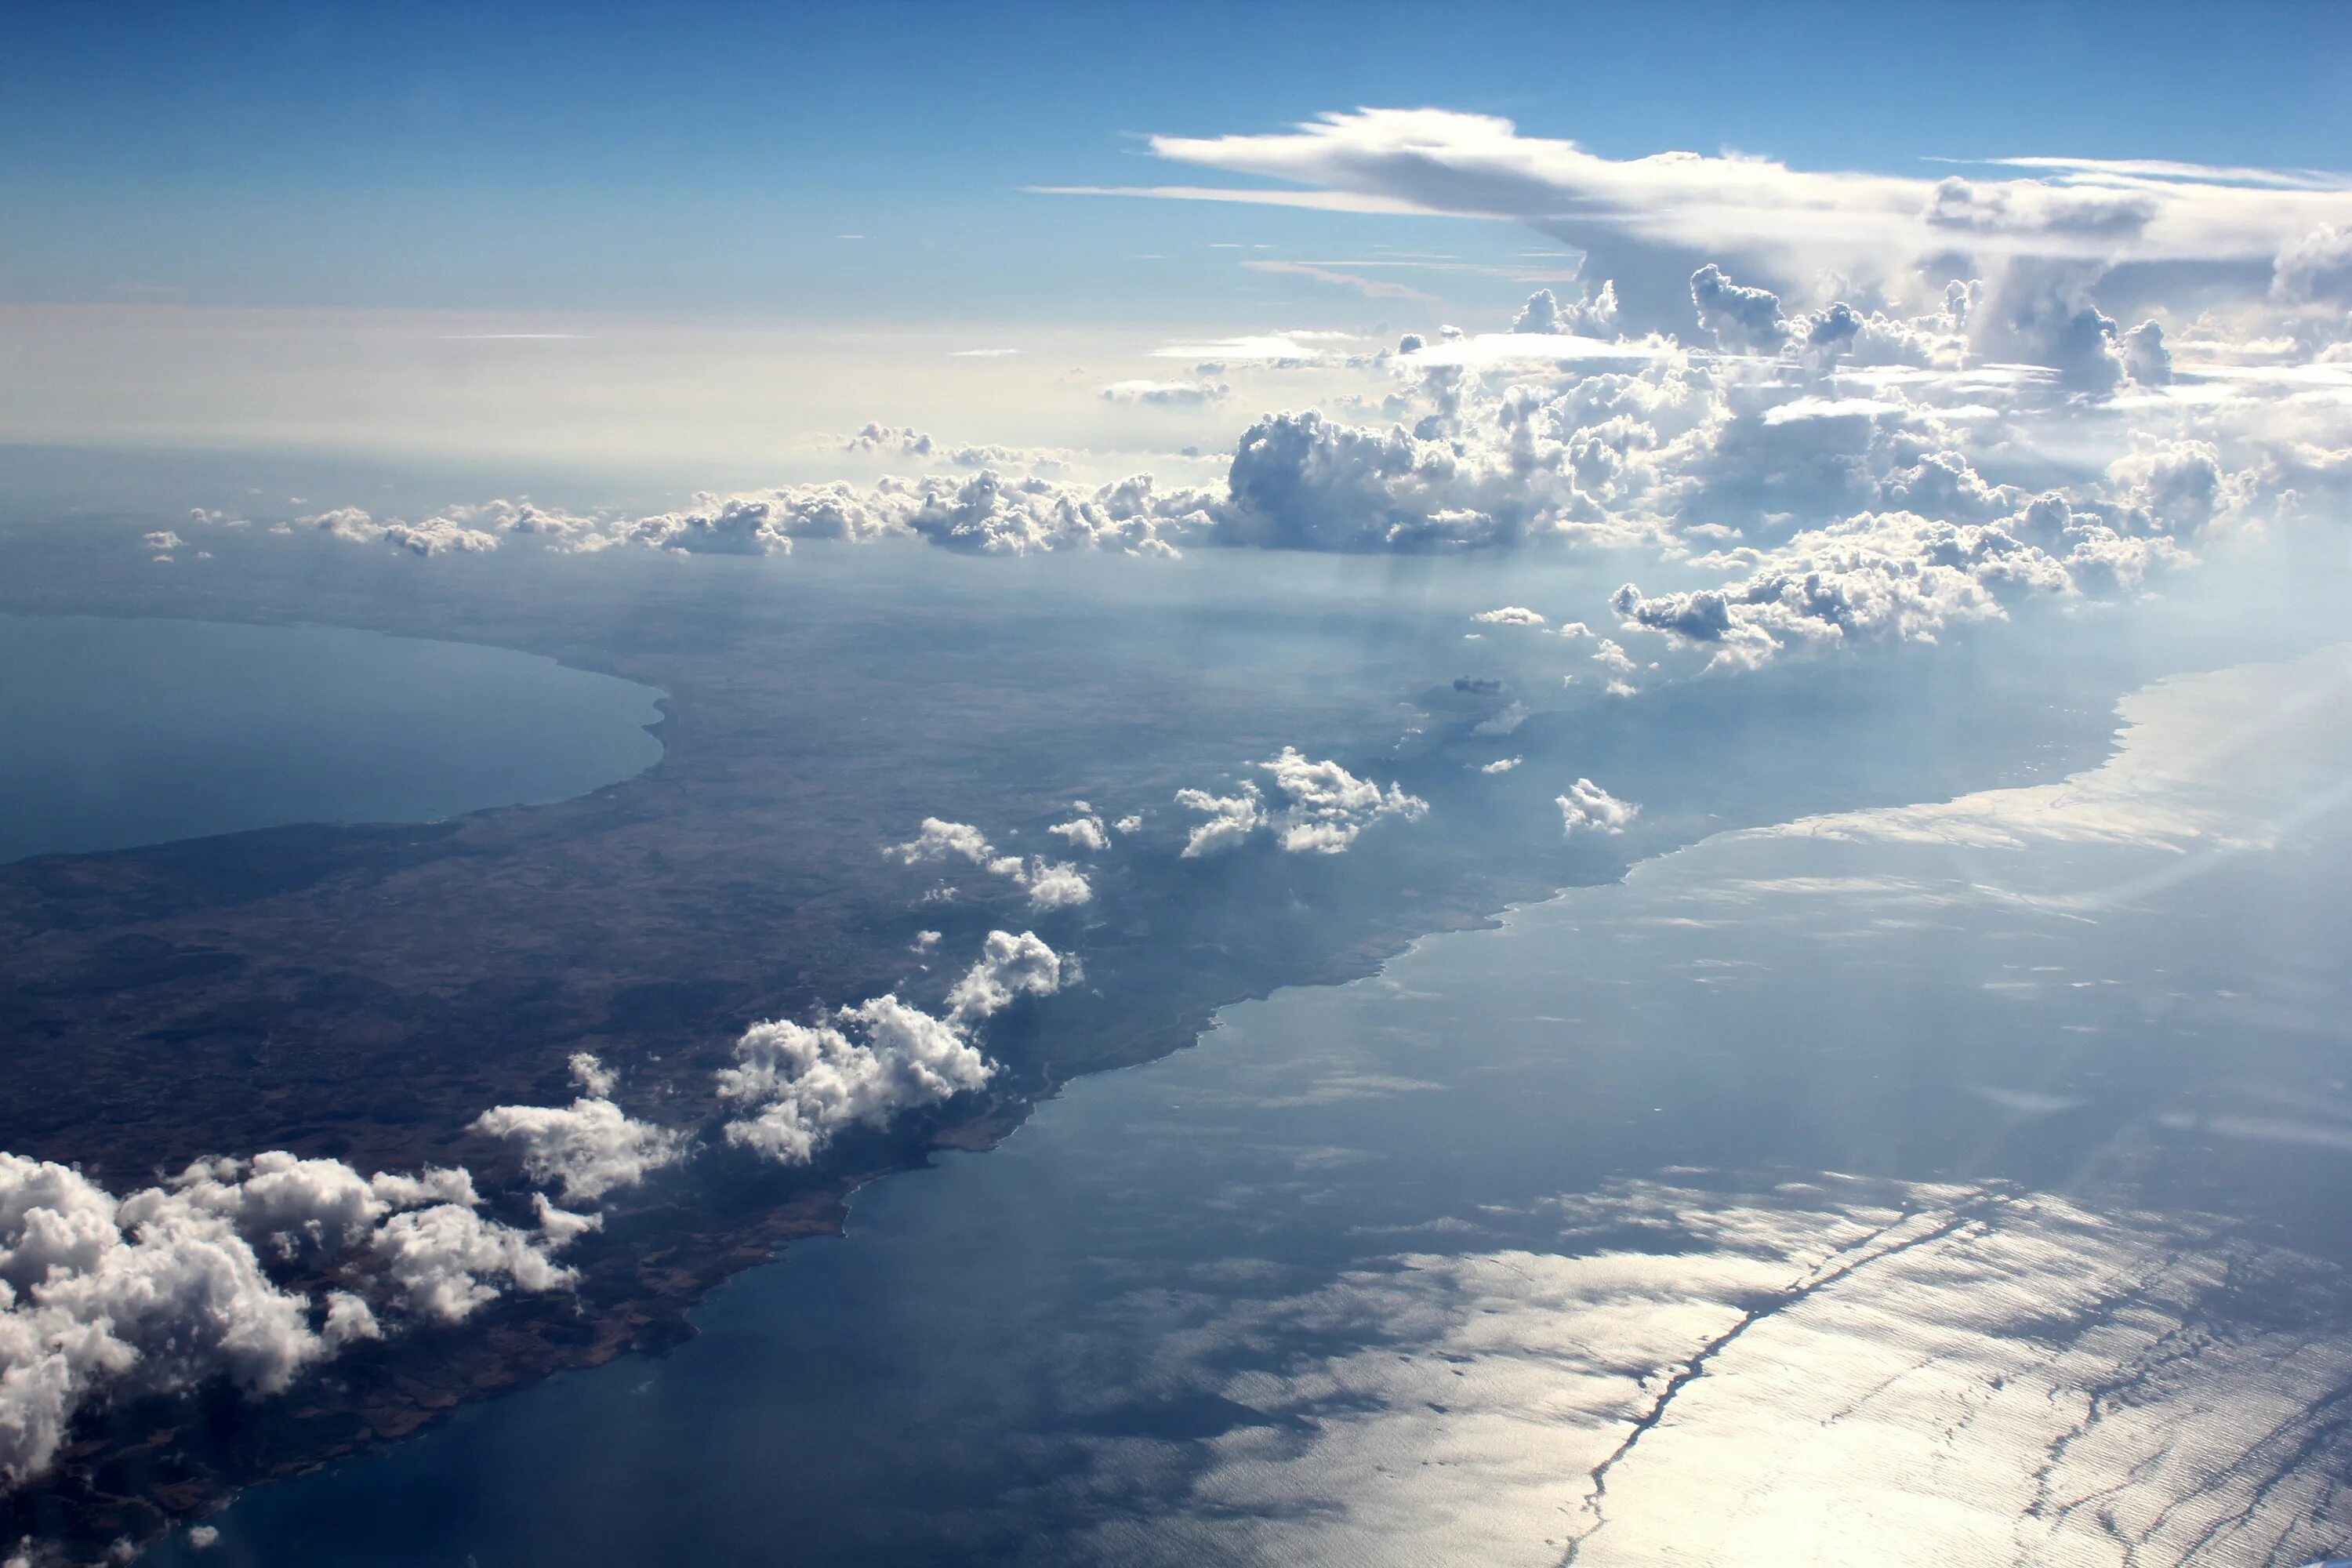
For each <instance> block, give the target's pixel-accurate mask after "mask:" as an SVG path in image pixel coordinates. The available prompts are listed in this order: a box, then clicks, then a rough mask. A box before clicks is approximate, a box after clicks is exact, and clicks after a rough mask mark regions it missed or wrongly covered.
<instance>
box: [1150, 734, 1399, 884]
mask: <svg viewBox="0 0 2352 1568" xmlns="http://www.w3.org/2000/svg"><path fill="white" fill-rule="evenodd" d="M1256 766H1257V767H1258V768H1260V769H1261V770H1263V771H1264V772H1265V773H1269V774H1271V775H1272V784H1273V787H1274V794H1275V797H1276V798H1275V799H1274V800H1272V801H1268V800H1267V799H1266V797H1265V795H1263V794H1261V793H1260V791H1259V789H1258V787H1257V785H1256V784H1254V783H1250V782H1247V781H1244V783H1243V784H1242V785H1241V788H1240V790H1239V791H1238V792H1237V793H1235V794H1233V795H1215V794H1213V793H1211V792H1210V791H1207V790H1202V789H1183V790H1179V791H1177V792H1176V804H1177V805H1181V806H1182V807H1183V808H1184V809H1186V810H1187V811H1192V812H1199V813H1202V814H1205V816H1206V817H1207V820H1205V821H1203V822H1200V823H1197V824H1195V825H1194V826H1193V827H1192V832H1191V834H1190V835H1189V836H1188V837H1186V839H1185V843H1184V850H1183V858H1185V859H1188V860H1193V859H1199V858H1202V857H1203V856H1207V855H1214V854H1217V853H1220V852H1222V851H1223V850H1228V849H1234V848H1238V847H1240V846H1241V845H1242V844H1244V843H1245V842H1246V841H1247V840H1248V839H1249V838H1250V837H1252V836H1254V835H1255V834H1256V833H1258V832H1259V831H1261V830H1265V831H1270V832H1272V833H1273V834H1274V836H1275V841H1276V844H1278V845H1279V846H1280V847H1281V848H1282V849H1283V851H1284V852H1285V853H1286V854H1292V855H1298V854H1308V853H1312V854H1318V855H1339V854H1343V853H1345V852H1346V851H1347V849H1348V847H1349V846H1350V845H1352V844H1354V843H1355V841H1356V839H1357V838H1358V837H1359V836H1360V835H1361V834H1362V833H1363V831H1364V830H1365V829H1366V828H1368V827H1370V826H1372V825H1373V824H1375V823H1377V822H1380V821H1381V820H1382V819H1383V818H1386V817H1391V816H1393V817H1397V818H1400V819H1402V820H1403V821H1406V822H1417V821H1419V820H1420V819H1421V818H1422V817H1423V816H1426V815H1427V814H1428V811H1429V803H1428V802H1427V801H1425V800H1423V799H1422V798H1420V797H1419V796H1418V795H1408V794H1406V793H1405V791H1404V788H1403V786H1402V785H1401V784H1390V785H1389V786H1388V787H1387V789H1385V790H1383V789H1382V788H1381V786H1380V785H1379V784H1375V783H1373V782H1371V781H1370V780H1369V779H1360V778H1358V777H1357V776H1356V775H1355V774H1353V773H1349V771H1348V770H1347V769H1346V768H1344V767H1342V766H1340V765H1339V763H1336V762H1331V761H1328V759H1327V760H1326V761H1323V762H1311V761H1309V760H1308V759H1307V757H1306V756H1305V755H1304V754H1303V753H1301V752H1299V750H1298V749H1297V747H1295V746H1285V747H1284V748H1283V749H1282V753H1281V755H1279V756H1277V757H1275V758H1273V759H1272V760H1271V761H1268V762H1264V763H1257V764H1256Z"/></svg>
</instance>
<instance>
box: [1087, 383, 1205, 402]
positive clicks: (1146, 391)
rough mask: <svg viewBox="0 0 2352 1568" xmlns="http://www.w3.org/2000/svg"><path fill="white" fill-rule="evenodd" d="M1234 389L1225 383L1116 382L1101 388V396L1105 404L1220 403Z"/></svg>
mask: <svg viewBox="0 0 2352 1568" xmlns="http://www.w3.org/2000/svg"><path fill="white" fill-rule="evenodd" d="M1233 392H1234V389H1233V388H1232V387H1230V386H1227V385H1226V384H1224V383H1223V382H1205V381H1115V382H1112V383H1111V384H1109V385H1108V386H1106V387H1104V388H1103V389H1102V397H1103V401H1105V402H1106V403H1157V404H1162V405H1174V406H1197V405H1201V404H1204V403H1221V402H1223V400H1224V399H1226V398H1228V397H1231V396H1232V395H1233Z"/></svg>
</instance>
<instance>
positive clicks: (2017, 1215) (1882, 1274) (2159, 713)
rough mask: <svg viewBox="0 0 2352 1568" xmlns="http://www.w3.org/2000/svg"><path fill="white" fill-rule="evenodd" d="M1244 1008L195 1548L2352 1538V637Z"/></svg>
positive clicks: (640, 1558) (870, 1553)
mask: <svg viewBox="0 0 2352 1568" xmlns="http://www.w3.org/2000/svg"><path fill="white" fill-rule="evenodd" d="M2124 721H2125V722H2126V725H2127V730H2126V734H2125V736H2124V740H2123V744H2122V747H2121V749H2120V750H2119V752H2118V753H2117V755H2116V757H2115V758H2114V759H2113V760H2111V761H2110V762H2109V763H2106V764H2105V766H2104V767H2101V768H2099V769H2098V770H2096V771H2095V772H2092V773H2085V774H2080V775H2077V776H2075V777H2074V778H2072V779H2069V780H2066V781H2064V782H2063V783H2061V784H2053V785H2044V786H2039V787H2035V788H2026V789H2014V790H2004V791H1997V792H1990V793H1988V794H1985V795H1976V796H1970V797H1967V798H1965V799H1963V800H1961V801H1958V802H1953V803H1946V804H1942V805H1933V806H1923V807H1918V808H1903V809H1895V810H1885V811H1874V812H1863V813H1856V814H1853V815H1851V816H1841V817H1830V818H1817V819H1813V820H1811V821H1808V822H1804V823H1799V824H1794V825H1790V826H1787V827H1784V828H1780V829H1774V830H1767V831H1761V832H1750V833H1743V834H1736V835H1728V836H1724V837H1717V838H1714V839H1710V840H1707V841H1706V842H1704V843H1702V844H1700V845H1698V846H1696V847H1693V848H1691V849H1688V850H1685V851H1683V852H1681V853H1678V854H1675V855H1671V856H1668V857H1666V858H1663V859H1660V860H1655V861H1652V862H1649V863H1647V864H1645V865H1643V866H1641V867H1639V868H1636V870H1635V871H1634V873H1633V877H1632V878H1631V879H1629V881H1628V882H1626V883H1625V884H1623V885H1622V886H1616V887H1604V888H1594V889H1580V890H1577V891H1574V892H1571V893H1569V894H1566V895H1564V896H1562V897H1561V898H1559V899H1558V900H1555V901H1552V902H1550V903H1548V904H1544V905H1541V906H1539V907H1535V908H1530V909H1527V910H1520V911H1517V913H1515V914H1514V915H1513V916H1512V917H1511V918H1510V919H1509V920H1508V921H1507V922H1506V923H1505V924H1504V926H1503V927H1502V928H1501V929H1498V930H1493V931H1480V932H1472V933H1465V934H1457V935H1451V936H1445V937H1440V938H1433V939H1431V940H1429V941H1426V942H1423V943H1422V944H1421V945H1420V946H1419V947H1418V948H1416V949H1415V950H1414V951H1412V952H1410V953H1409V954H1407V955H1405V956H1404V957H1402V958H1400V959H1398V960H1397V961H1395V962H1393V963H1391V964H1390V965H1389V966H1388V968H1387V969H1386V971H1385V972H1384V973H1382V974H1381V975H1380V976H1378V977H1376V978H1373V979H1370V980H1367V981H1364V982H1360V983H1359V984H1353V985H1349V986H1346V987H1341V988H1338V989H1325V990H1300V991H1292V992H1286V993H1282V994H1277V995H1276V996H1275V997H1273V998H1272V999H1270V1000H1268V1001H1265V1002H1263V1003H1256V1004H1251V1005H1243V1006H1237V1007H1234V1008H1231V1009H1228V1010H1227V1011H1226V1013H1225V1014H1224V1015H1223V1020H1222V1023H1221V1026H1220V1027H1219V1028H1217V1029H1216V1030H1214V1031H1213V1032H1212V1033H1211V1034H1210V1035H1209V1036H1208V1037H1206V1038H1205V1039H1204V1040H1203V1041H1202V1043H1201V1045H1200V1046H1199V1047H1196V1048H1194V1049H1192V1050H1190V1051H1187V1052H1183V1053H1181V1054H1180V1055H1178V1056H1176V1057H1173V1058H1168V1059H1166V1060H1163V1061H1160V1062H1159V1063H1156V1064H1153V1065H1151V1066H1149V1067H1146V1068H1139V1069H1135V1070H1132V1071H1129V1072H1125V1073H1120V1074H1116V1075H1112V1076H1108V1077H1103V1078H1097V1079H1086V1080H1082V1081H1080V1082H1078V1083H1076V1084H1075V1085H1073V1086H1072V1087H1071V1088H1070V1089H1068V1090H1067V1092H1066V1094H1065V1095H1064V1096H1063V1098H1061V1099H1060V1100H1057V1101H1055V1102H1054V1103H1052V1104H1050V1105H1048V1106H1046V1107H1045V1108H1044V1109H1043V1110H1042V1111H1041V1113H1040V1114H1039V1115H1038V1116H1037V1117H1036V1118H1035V1119H1034V1121H1032V1122H1031V1123H1030V1124H1029V1125H1028V1126H1026V1127H1025V1128H1024V1129H1023V1130H1022V1131H1021V1132H1020V1133H1019V1134H1018V1135H1016V1136H1015V1137H1014V1138H1013V1140H1012V1141H1011V1142H1009V1143H1008V1144H1006V1145H1005V1146H1004V1147H1003V1148H1002V1149H999V1150H997V1151H995V1152H991V1153H988V1154H985V1155H979V1156H950V1157H949V1158H947V1159H946V1160H945V1161H944V1162H943V1163H942V1164H941V1165H940V1168H938V1169H937V1170H935V1171H932V1172H929V1173H920V1174H917V1175H913V1176H908V1177H904V1178H898V1179H893V1180H891V1181H888V1182H885V1183H883V1184H879V1185H877V1186H876V1187H874V1188H872V1189H869V1190H868V1191H867V1192H866V1193H865V1194H861V1196H860V1198H859V1199H858V1201H857V1204H856V1210H855V1215H854V1218H853V1224H852V1233H851V1235H850V1236H849V1237H848V1238H847V1239H845V1240H844V1241H839V1242H829V1243H821V1244H814V1245H809V1246H806V1247H800V1248H796V1249H795V1250H794V1251H793V1253H792V1254H791V1255H790V1257H789V1258H788V1259H787V1260H785V1261H784V1262H782V1263H781V1264H779V1265H777V1266H773V1267H770V1268H762V1269H759V1270H755V1271H753V1272H751V1273H750V1274H747V1275H745V1276H743V1277H741V1278H740V1279H738V1280H736V1281H735V1282H734V1283H733V1284H732V1285H730V1287H729V1288H727V1289H725V1290H724V1291H722V1292H721V1293H720V1294H719V1296H718V1297H717V1298H715V1299H714V1300H712V1301H711V1302H710V1303H709V1305H708V1306H707V1308H706V1309H705V1310H703V1311H702V1312H701V1314H700V1318H699V1321H700V1325H701V1329H702V1333H701V1336H700V1337H699V1338H698V1340H696V1341H695V1342H692V1343H690V1344H688V1345H687V1346H686V1347H684V1348H683V1349H681V1350H679V1351H678V1352H676V1353H674V1354H672V1355H670V1356H668V1357H667V1358H666V1359H664V1360H660V1361H657V1362H643V1361H639V1362H626V1363H618V1364H615V1365H614V1366H611V1367H608V1368H605V1369H603V1370H601V1371H599V1372H596V1373H589V1374H584V1375H578V1376H572V1377H568V1378H565V1379H562V1380H560V1381H559V1382H556V1383H554V1384H549V1385H545V1386H542V1387H541V1388H538V1389H535V1390H533V1391H531V1392H529V1393H527V1394H522V1395H520V1396H518V1397H515V1398H512V1399H509V1400H506V1401H504V1402H501V1403H499V1404H496V1405H490V1406H488V1407H484V1408H481V1409H478V1410H475V1411H472V1412H469V1413H467V1414H466V1415H462V1416H460V1417H459V1418H458V1419H457V1420H456V1421H455V1422H454V1423H452V1424H451V1425H450V1426H447V1427H446V1428H444V1429H442V1430H440V1431H438V1432H436V1433H435V1434H433V1435H431V1436H427V1437H425V1438H424V1439H422V1440H420V1441H417V1442H415V1443H413V1444H410V1445H407V1446H405V1447H399V1448H397V1449H395V1450H394V1451H393V1452H391V1453H389V1454H387V1455H384V1456H382V1457H380V1458H373V1459H370V1460H366V1461H363V1462H361V1463H357V1464H354V1465H352V1466H349V1467H347V1468H343V1469H341V1470H340V1471H337V1472H334V1473H331V1474H326V1475H322V1476H320V1477H316V1478H312V1479H309V1480H305V1481H301V1482H297V1483H294V1484H291V1485H288V1486H284V1487H278V1488H270V1489H261V1490H258V1491H257V1492H255V1493H253V1494H251V1495H250V1496H248V1497H247V1499H246V1500H243V1501H241V1502H240V1503H239V1504H237V1505H236V1507H234V1508H232V1509H231V1510H228V1511H227V1512H226V1513H225V1514H224V1515H222V1516H220V1517H219V1518H218V1519H217V1520H216V1521H215V1523H216V1524H217V1525H218V1526H219V1527H220V1530H221V1538H220V1541H219V1543H218V1545H217V1546H216V1547H215V1548H214V1549H213V1550H212V1551H211V1552H207V1553H205V1555H204V1556H203V1557H202V1558H196V1557H192V1556H188V1555H185V1549H184V1547H181V1546H178V1545H176V1544H175V1545H174V1546H173V1547H172V1548H170V1549H167V1551H166V1552H164V1554H163V1555H164V1557H165V1559H166V1560H167V1561H173V1562H183V1561H186V1562H195V1561H202V1562H228V1563H312V1562H321V1561H336V1562H341V1563H449V1564H452V1565H453V1568H454V1565H456V1564H460V1563H468V1562H472V1563H479V1564H482V1565H484V1568H489V1565H492V1564H505V1563H615V1564H618V1563H645V1562H696V1561H729V1562H738V1561H759V1562H793V1563H826V1562H838V1563H848V1562H882V1561H887V1562H899V1563H906V1562H950V1561H955V1562H964V1561H982V1562H988V1561H1002V1562H1016V1561H1017V1562H1071V1563H1078V1562H1109V1563H1138V1564H1141V1563H1155V1564H1156V1563H1171V1564H1173V1563H1204V1562H1234V1563H1255V1562H1265V1563H1276V1562H1280V1563H1297V1562H1305V1563H1457V1562H1458V1563H1561V1562H1576V1563H1730V1562H1738V1563H1856V1564H1860V1563H1874V1564H1879V1563H1888V1562H1898V1561H1899V1562H1903V1563H1951V1564H1961V1563H1969V1564H1977V1563H2009V1562H2015V1563H2085V1564H2089V1563H2100V1564H2108V1563H2115V1564H2121V1563H2132V1564H2161V1563H2184V1562H2200V1563H2206V1562H2210V1563H2291V1562H2300V1561H2305V1560H2307V1559H2309V1558H2311V1557H2315V1556H2318V1555H2321V1554H2322V1553H2323V1552H2325V1551H2326V1550H2327V1549H2330V1548H2340V1547H2341V1546H2342V1545H2343V1544H2344V1542H2346V1541H2347V1539H2352V1501H2347V1499H2346V1498H2345V1497H2344V1495H2343V1490H2342V1486H2341V1482H2342V1479H2343V1478H2344V1476H2345V1475H2346V1473H2347V1465H2346V1461H2347V1458H2352V1436H2347V1433H2346V1431H2345V1429H2344V1427H2343V1426H2342V1424H2341V1413H2342V1412H2343V1411H2344V1410H2345V1409H2347V1408H2352V1284H2347V1279H2346V1276H2345V1273H2344V1268H2345V1264H2346V1262H2347V1251H2352V1232H2347V1226H2346V1224H2345V1219H2346V1213H2345V1209H2346V1205H2345V1199H2344V1194H2345V1192H2346V1190H2347V1175H2352V1083H2347V1053H2346V1049H2345V1047H2346V1045H2347V1026H2346V1024H2345V1022H2344V1020H2345V1018H2346V1016H2347V1002H2348V1001H2352V996H2347V991H2352V980H2348V979H2347V973H2346V971H2345V969H2344V966H2343V965H2342V963H2341V961H2340V955H2341V953H2342V952H2344V951H2345V950H2346V939H2347V936H2352V931H2347V930H2346V929H2345V928H2346V926H2347V920H2352V916H2347V910H2346V907H2345V904H2344V901H2343V900H2342V899H2341V898H2340V896H2339V893H2340V889H2341V888H2342V886H2343V885H2344V879H2345V876H2346V873H2347V870H2352V819H2347V814H2346V811H2345V809H2344V807H2345V799H2346V794H2347V790H2346V784H2345V780H2346V779H2347V761H2352V757H2347V750H2352V722H2347V721H2352V656H2347V654H2346V653H2345V652H2343V651H2340V650H2339V651H2337V652H2334V653H2328V654H2322V655H2316V656H2313V657H2311V658H2305V659H2303V660H2299V661H2296V662H2294V663H2292V664H2285V665H2271V666H2253V667H2246V668H2239V669H2234V670H2230V671H2225V672H2221V673H2220V674H2216V675H2212V676H2205V677H2194V678H2188V679H2180V680H2177V681H2173V682H2168V683H2164V684H2161V685H2159V686H2158V687H2156V688H2154V689H2150V690H2148V691H2146V692H2143V693H2141V694H2139V695H2138V696H2137V697H2135V698H2134V699H2132V700H2129V701H2128V702H2126V705H2125V712H2124Z"/></svg>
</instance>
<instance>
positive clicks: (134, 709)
mask: <svg viewBox="0 0 2352 1568" xmlns="http://www.w3.org/2000/svg"><path fill="white" fill-rule="evenodd" d="M0 671H5V679H0V734H5V736H7V738H8V742H7V744H6V745H5V747H0V860H14V859H19V858H23V857H25V856H28V855H46V854H54V853H59V852H83V851H89V850H94V849H117V848H123V847H130V846H132V845H139V844H154V843H160V842H163V841H164V840H167V839H173V838H194V837H201V836H204V835H206V834H214V833H234V832H237V831H240V830H243V829H247V828H254V827H268V826H276V825H278V824H281V823H291V822H410V821H420V820H429V819H432V818H436V817H443V816H456V815H457V814H459V813H461V812H467V811H477V810H480V809H482V808H484V807H487V806H498V805H523V804H532V803H539V802H545V801H552V800H562V799H564V798H566V797H568V796H572V795H583V794H585V793H587V792H588V791H590V790H592V789H595V788H597V787H599V786H600V785H604V784H613V783H616V782H617V781H619V780H622V779H625V778H627V777H629V776H631V775H632V774H635V773H640V772H642V771H644V770H645V769H646V768H647V767H649V766H651V765H652V763H654V761H655V760H656V758H658V757H659V756H660V755H661V742H658V741H656V740H655V739H654V738H653V736H652V735H650V734H648V733H647V732H646V728H645V727H646V725H648V724H652V723H655V722H656V721H658V720H659V719H660V716H661V715H660V712H659V710H658V709H657V708H656V706H655V703H656V700H657V699H658V698H659V696H660V693H658V692H656V691H655V690H653V689H651V688H649V687H645V686H640V685H637V684H635V682H632V681H626V680H618V679H614V678H612V677H610V676H604V675H592V674H589V673H588V672H586V671H584V670H578V669H570V668H565V667H563V666H562V665H559V664H557V663H555V662H554V661H553V660H552V659H547V658H538V657H536V656H534V655H530V654H523V653H517V652H514V651H512V650H511V649H507V648H495V647H477V646H475V645H472V644H467V643H447V642H428V641H424V640H420V639H417V638H414V637H382V636H379V635H377V634H375V633H373V632H362V631H351V630H347V629H343V628H341V627H333V626H232V625H225V624H220V623H215V622H209V621H175V620H118V619H108V618H101V617H97V616H7V615H0Z"/></svg>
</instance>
